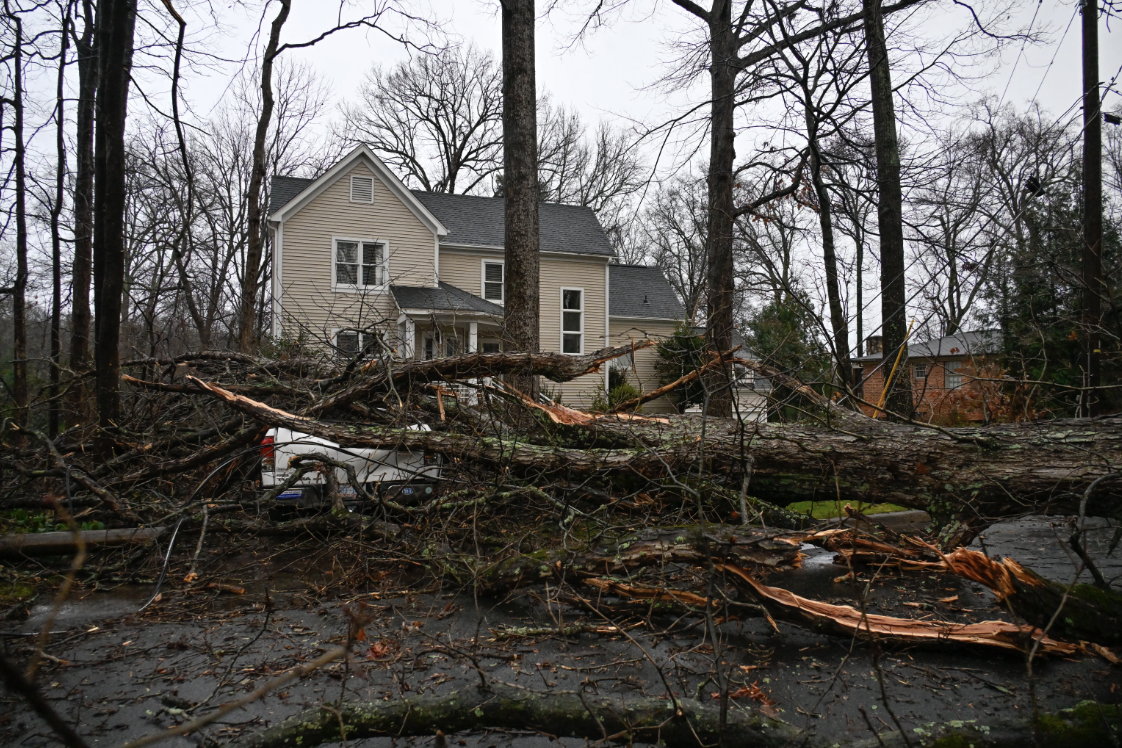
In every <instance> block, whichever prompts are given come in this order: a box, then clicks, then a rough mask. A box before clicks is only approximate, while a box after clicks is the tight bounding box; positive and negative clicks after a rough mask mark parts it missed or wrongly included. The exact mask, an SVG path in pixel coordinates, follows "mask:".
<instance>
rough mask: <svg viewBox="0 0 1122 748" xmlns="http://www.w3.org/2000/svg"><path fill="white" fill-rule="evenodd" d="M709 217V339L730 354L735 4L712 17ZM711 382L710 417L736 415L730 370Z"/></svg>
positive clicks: (716, 8) (720, 0)
mask: <svg viewBox="0 0 1122 748" xmlns="http://www.w3.org/2000/svg"><path fill="white" fill-rule="evenodd" d="M708 22H709V46H710V56H711V59H710V64H709V84H710V97H711V102H710V107H711V114H710V128H711V129H710V134H709V176H708V180H707V181H708V185H709V215H708V219H707V234H708V240H709V247H708V253H707V255H708V273H709V275H708V286H709V301H708V306H707V309H706V311H707V316H708V321H707V326H708V332H707V336H708V339H709V345H710V346H711V347H712V348H713V349H714V350H717V351H727V350H729V349H730V348H732V330H733V319H732V308H733V293H734V291H735V285H734V278H735V273H734V270H735V268H734V267H733V257H732V232H733V212H734V211H733V195H732V171H733V164H734V162H735V160H736V150H735V147H734V145H735V144H734V141H735V138H736V132H735V130H734V128H733V114H734V112H735V107H736V101H735V94H736V71H737V68H736V62H737V58H736V53H737V40H736V34H735V32H734V29H733V25H732V0H715V2H714V3H713V9H712V10H710V11H709V15H708ZM714 372H715V374H714V376H712V377H711V378H710V379H709V383H708V385H707V390H708V392H709V411H708V412H709V414H710V415H714V416H721V417H728V416H730V415H732V377H731V368H730V367H729V366H723V367H719V368H715V369H714Z"/></svg>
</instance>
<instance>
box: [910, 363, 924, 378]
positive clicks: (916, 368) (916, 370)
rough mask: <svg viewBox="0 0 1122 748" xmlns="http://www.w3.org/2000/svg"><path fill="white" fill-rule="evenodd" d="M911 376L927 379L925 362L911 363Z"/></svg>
mask: <svg viewBox="0 0 1122 748" xmlns="http://www.w3.org/2000/svg"><path fill="white" fill-rule="evenodd" d="M912 376H913V377H914V378H915V379H927V364H912Z"/></svg>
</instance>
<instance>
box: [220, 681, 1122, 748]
mask: <svg viewBox="0 0 1122 748" xmlns="http://www.w3.org/2000/svg"><path fill="white" fill-rule="evenodd" d="M1120 721H1122V720H1120V709H1119V707H1117V706H1105V705H1100V704H1095V703H1090V702H1088V703H1084V704H1080V705H1079V706H1078V707H1076V708H1074V709H1069V710H1064V711H1061V712H1057V713H1055V714H1046V715H1041V717H1040V718H1039V720H1038V722H1037V725H1038V730H1037V731H1036V732H1037V734H1038V735H1039V738H1040V742H1039V743H1038V745H1040V746H1042V747H1043V748H1071V747H1078V748H1087V746H1092V745H1112V744H1114V743H1115V741H1117V739H1118V737H1119V724H1120ZM486 728H498V729H518V730H526V729H530V730H540V731H542V732H544V733H547V734H549V735H557V736H561V737H574V738H584V739H586V740H590V741H601V740H604V739H605V738H607V739H608V740H609V742H614V743H621V744H631V743H632V742H635V741H642V742H647V743H652V744H657V745H661V746H665V747H666V748H699V747H700V746H714V745H721V746H723V747H724V748H770V747H771V746H776V747H777V748H778V746H789V745H802V746H807V747H808V748H819V747H822V748H825V746H834V745H839V743H838V736H837V735H836V734H827V735H814V734H811V733H807V732H804V731H802V730H799V729H797V728H795V727H793V726H791V725H790V724H788V723H786V722H783V721H781V720H778V719H771V718H769V717H766V716H764V715H763V714H761V713H760V712H759V711H757V710H756V709H754V708H752V707H750V706H745V705H743V704H740V703H737V704H736V705H735V706H733V707H732V708H731V709H730V710H729V712H728V716H727V723H726V725H725V726H724V729H723V730H722V729H721V720H720V708H719V706H718V703H717V702H716V701H713V702H709V703H704V702H700V701H695V700H693V699H677V700H676V702H675V701H672V700H670V699H668V698H651V697H628V698H626V699H620V698H616V697H608V696H595V695H592V694H578V693H558V692H554V693H539V692H535V691H529V690H524V689H514V688H511V687H509V686H503V685H498V684H493V685H492V686H491V688H489V689H487V690H481V689H479V688H465V689H463V690H459V691H452V692H449V693H446V694H442V695H436V694H425V695H421V696H410V697H408V698H403V699H398V700H394V701H385V702H380V701H379V702H353V703H344V704H343V705H341V706H338V707H332V708H330V709H328V708H318V709H309V710H306V711H304V712H301V713H300V714H297V715H295V716H293V717H290V718H288V719H286V720H285V721H283V722H281V723H280V724H278V725H275V726H273V727H269V728H267V729H265V730H263V731H261V732H257V733H254V734H251V735H247V736H245V737H243V738H241V739H240V740H238V741H237V742H236V743H234V745H235V746H236V748H295V747H296V746H299V748H312V747H313V746H317V745H322V744H324V743H331V742H339V741H341V740H344V739H346V740H356V739H360V738H367V737H378V736H386V737H395V738H404V737H422V736H423V737H428V736H432V735H435V734H436V732H437V731H438V730H439V731H441V732H443V733H448V734H451V733H456V732H463V731H469V730H481V729H486ZM344 732H345V734H344ZM912 732H913V734H912V735H911V736H910V738H909V740H910V742H909V743H908V744H911V745H914V744H915V741H916V740H917V739H922V744H923V745H927V746H942V747H943V748H958V747H959V746H962V747H963V748H965V746H968V745H969V746H974V748H1014V747H1016V748H1021V746H1025V745H1032V744H1033V733H1034V731H1033V727H1032V723H1030V722H1029V721H1027V720H995V721H994V722H993V723H989V724H981V723H979V722H977V721H976V720H969V721H952V722H947V723H942V724H937V723H927V724H925V725H923V726H921V727H915V728H912ZM845 745H847V746H850V747H851V748H871V747H872V746H878V745H879V746H884V747H887V746H903V745H905V740H904V739H903V738H902V737H901V736H900V734H899V733H895V732H884V733H881V734H880V735H879V736H877V737H875V738H872V737H870V738H863V739H858V740H856V741H846V743H845Z"/></svg>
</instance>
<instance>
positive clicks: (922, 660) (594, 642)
mask: <svg viewBox="0 0 1122 748" xmlns="http://www.w3.org/2000/svg"><path fill="white" fill-rule="evenodd" d="M879 519H881V518H878V520H879ZM904 519H905V518H900V519H899V520H898V521H904ZM913 520H914V518H912V519H911V520H908V521H913ZM892 521H894V520H893V519H891V518H890V519H889V522H892ZM1089 525H1090V526H1093V528H1094V529H1092V530H1091V531H1090V532H1089V547H1090V550H1091V553H1092V556H1093V557H1094V558H1096V560H1097V561H1098V563H1099V566H1100V568H1101V569H1102V570H1103V572H1104V574H1105V575H1106V576H1107V578H1108V579H1113V580H1114V581H1115V583H1118V582H1119V581H1120V580H1122V561H1120V558H1119V557H1120V556H1122V551H1116V552H1115V554H1113V555H1112V556H1110V557H1107V556H1106V545H1107V543H1108V542H1109V540H1110V537H1111V536H1112V534H1113V528H1112V527H1110V526H1108V523H1106V522H1105V521H1102V520H1093V521H1090V522H1089ZM1069 533H1070V529H1069V528H1068V527H1067V525H1066V522H1065V520H1063V519H1062V518H1029V519H1026V520H1022V521H1019V522H1012V523H1006V524H1003V525H998V526H995V527H992V528H990V529H989V530H988V531H987V532H986V534H985V536H984V537H983V538H980V539H979V541H978V543H977V545H979V546H981V545H982V544H984V547H985V549H986V551H987V552H988V553H990V554H991V555H1009V556H1012V557H1014V558H1017V559H1018V560H1019V561H1021V562H1022V563H1024V564H1025V565H1027V566H1030V567H1032V568H1033V569H1035V570H1036V571H1038V572H1039V573H1041V574H1043V575H1044V576H1047V577H1049V578H1052V579H1055V580H1057V581H1060V582H1064V583H1068V582H1070V581H1071V580H1072V578H1073V577H1074V574H1075V571H1076V566H1074V565H1073V563H1072V559H1071V558H1070V557H1069V554H1068V553H1067V552H1066V548H1065V546H1064V545H1063V542H1062V541H1064V540H1066V538H1067V536H1068V534H1069ZM312 548H313V547H312V546H307V547H305V548H304V549H297V550H290V551H287V552H285V553H282V554H271V555H270V554H269V553H268V552H266V550H264V549H263V548H260V547H259V548H256V549H249V548H234V547H230V548H219V549H217V550H216V551H214V552H211V553H209V554H208V555H207V557H206V558H205V559H204V563H203V564H202V566H201V567H200V576H201V577H202V578H203V579H211V580H213V581H215V582H217V583H222V584H229V585H234V584H236V585H240V586H243V587H244V588H245V593H244V594H240V595H238V594H232V593H230V592H226V591H222V590H221V589H217V588H212V589H209V590H207V589H203V590H200V591H197V592H192V593H189V594H186V593H184V592H183V591H182V590H181V589H177V587H182V585H171V584H169V585H167V586H166V587H165V588H164V590H163V595H162V596H161V599H160V601H159V602H157V603H155V604H154V605H153V606H151V607H150V608H148V609H147V610H146V611H145V612H144V613H143V614H139V615H138V614H136V610H137V609H138V608H139V607H140V605H142V604H143V603H144V602H145V600H147V599H148V597H149V596H150V594H151V592H152V589H153V588H152V585H151V584H144V585H133V586H128V585H125V586H119V587H116V588H115V589H113V590H112V591H110V592H101V593H99V592H90V593H87V594H86V595H85V596H84V597H81V598H78V599H76V600H74V601H73V602H71V603H68V604H66V605H64V606H63V608H62V610H61V611H60V613H59V615H58V617H57V618H56V619H55V622H54V624H53V625H52V626H51V629H52V632H54V633H53V634H52V636H51V638H50V642H49V645H48V647H47V649H46V652H47V653H48V655H49V656H50V658H49V659H48V660H46V661H45V662H44V663H43V666H42V668H41V672H40V674H39V676H38V677H37V682H38V683H39V684H40V685H41V686H42V688H43V690H44V691H45V692H46V694H47V696H48V697H49V698H50V699H51V700H52V702H53V703H54V705H55V707H56V708H57V709H58V710H59V711H60V712H61V713H62V714H64V715H65V716H66V717H67V718H68V719H70V720H71V721H72V722H73V723H75V724H78V725H79V729H80V732H81V733H82V734H83V735H84V736H86V737H87V739H88V741H89V744H90V745H93V746H110V745H114V746H115V745H122V744H124V743H126V742H127V741H129V740H133V739H136V738H138V737H141V736H143V735H147V734H149V733H152V732H156V731H160V730H163V729H165V728H166V727H169V726H172V725H175V724H178V723H181V722H183V721H185V720H187V719H190V718H192V717H193V716H197V715H199V714H203V713H206V712H207V711H209V710H210V709H212V708H213V707H214V706H215V705H218V704H220V703H223V702H226V701H230V700H232V699H235V698H237V697H240V696H243V695H245V694H247V693H249V692H251V691H253V690H254V689H255V688H257V687H259V686H260V685H262V684H263V683H265V682H267V681H268V680H270V679H272V678H274V677H277V676H278V675H280V674H283V673H285V672H287V671H289V670H290V669H291V668H294V667H297V666H298V665H300V664H302V663H306V662H308V661H310V660H313V659H315V658H316V657H318V656H320V655H321V654H323V653H324V652H325V651H327V650H328V649H330V648H331V647H333V646H335V645H337V644H340V643H342V642H344V641H345V638H346V633H347V629H348V619H347V617H346V616H345V615H344V613H343V608H344V606H346V605H350V606H351V609H352V610H355V609H361V610H362V612H363V614H364V615H366V616H367V617H368V618H369V622H368V623H367V624H366V625H365V628H364V633H365V637H366V638H365V640H364V641H361V642H356V643H355V644H354V646H353V651H354V652H355V653H356V657H355V658H353V659H352V661H351V662H350V663H349V664H346V665H344V664H342V663H336V664H333V665H329V666H327V667H325V668H323V669H321V670H319V671H317V672H316V673H313V674H312V675H310V676H308V677H307V678H305V679H303V680H301V681H299V682H296V683H293V684H291V685H289V686H286V687H284V688H281V689H279V690H277V691H275V692H274V693H272V694H270V695H269V696H267V697H266V698H264V699H262V700H260V701H258V702H256V703H254V704H252V705H250V706H248V707H246V708H244V709H240V710H238V711H235V712H232V713H231V714H229V715H227V717H226V718H224V719H223V720H220V721H219V722H217V723H215V724H213V725H211V726H209V727H208V728H206V729H205V731H204V733H203V734H204V735H205V736H206V737H207V738H208V739H209V740H212V741H216V742H226V741H229V740H231V739H233V738H236V737H237V736H239V735H242V734H244V733H247V732H253V731H257V730H260V729H262V728H263V727H265V726H268V725H270V724H274V723H276V722H277V721H279V720H281V719H284V718H285V717H287V716H290V715H292V714H295V713H297V712H299V711H300V710H302V709H304V708H307V707H312V706H317V705H319V704H322V703H325V702H327V703H336V702H338V701H339V700H340V699H343V700H346V701H351V700H366V701H387V700H394V699H398V698H401V697H403V696H411V695H417V694H422V693H428V692H434V693H444V692H448V691H451V690H454V689H460V688H467V687H474V686H475V685H476V684H478V683H479V681H480V678H481V677H482V678H485V679H492V680H494V681H497V682H503V683H510V684H515V685H517V686H521V687H523V688H526V689H532V690H537V691H550V690H580V691H583V692H585V693H594V694H605V693H607V694H617V695H625V696H631V695H634V696H639V695H645V696H651V697H656V698H657V697H665V696H666V691H667V689H668V688H669V689H670V690H672V691H673V692H674V694H675V695H677V696H679V697H689V698H700V699H712V698H713V694H715V693H717V692H718V691H719V687H718V686H717V685H716V684H715V683H714V681H713V677H712V676H713V675H714V673H715V672H719V673H721V674H722V677H728V678H729V679H730V690H733V691H735V690H736V689H737V688H740V687H742V686H750V685H752V684H754V685H755V686H757V687H758V688H759V689H760V692H762V693H763V694H765V695H766V696H767V697H768V699H769V700H772V701H774V704H773V705H771V706H767V707H766V709H767V710H768V711H772V712H773V713H774V715H775V716H777V717H779V718H781V719H783V720H786V721H788V722H790V723H791V724H793V725H795V726H797V727H800V728H804V729H806V730H807V731H809V732H810V733H812V734H813V735H815V736H817V738H819V739H822V738H827V737H828V738H829V739H830V741H832V742H836V743H838V744H841V745H844V744H845V743H847V742H852V741H858V740H868V739H869V738H870V737H872V733H871V732H870V726H871V728H872V729H873V730H876V731H877V732H882V731H888V730H890V729H894V727H893V722H894V719H895V720H899V721H900V723H901V724H902V725H903V726H904V729H905V730H909V731H912V734H913V735H914V736H916V738H917V739H921V738H922V736H923V734H924V732H923V731H924V729H925V727H926V726H929V725H930V724H931V723H933V722H945V721H949V720H963V721H966V720H972V719H977V720H979V721H983V722H984V721H985V720H987V719H995V718H998V717H1009V716H1011V715H1013V716H1015V715H1017V714H1028V712H1029V711H1030V710H1031V709H1032V690H1035V696H1036V699H1037V704H1038V708H1039V709H1041V710H1044V711H1054V710H1058V709H1062V708H1066V707H1070V706H1073V705H1075V704H1077V703H1079V702H1080V701H1082V700H1085V699H1093V700H1097V701H1100V702H1106V703H1118V702H1119V701H1120V700H1122V689H1119V688H1118V683H1119V681H1122V677H1120V676H1122V668H1119V667H1117V666H1111V665H1109V664H1108V663H1107V662H1106V661H1105V660H1103V659H1100V658H1097V657H1090V656H1082V655H1081V656H1078V657H1073V658H1070V659H1069V658H1053V659H1050V660H1045V661H1037V662H1036V663H1034V666H1033V679H1032V680H1031V681H1030V679H1029V678H1028V676H1027V671H1026V663H1025V660H1024V658H1023V657H1021V656H1018V655H1015V654H1002V653H995V652H992V651H979V650H964V649H962V648H956V647H950V646H947V647H943V648H934V649H932V648H908V647H903V648H900V647H897V648H892V649H889V650H886V651H884V652H881V653H877V652H876V651H875V650H874V649H873V648H872V647H871V646H869V645H866V644H856V645H854V644H853V643H852V642H851V641H849V640H843V639H840V638H837V637H827V636H819V635H816V634H813V633H809V632H807V631H805V630H803V629H800V628H798V627H795V626H792V625H789V624H784V623H780V624H779V631H778V632H776V631H775V630H774V629H773V628H772V627H771V626H770V625H769V624H768V623H766V622H765V621H763V620H761V619H758V618H750V619H746V620H743V621H732V622H727V623H723V624H720V625H717V626H716V629H715V631H714V630H710V629H709V628H708V627H707V625H706V622H705V620H704V619H703V618H701V617H685V618H680V619H677V620H676V619H675V617H673V616H670V617H660V616H649V615H648V613H649V611H648V610H645V609H636V608H634V607H632V606H629V605H627V604H625V603H623V601H617V600H613V599H610V598H604V599H601V600H600V602H601V603H602V607H606V608H607V609H610V610H613V611H614V613H612V615H611V618H612V623H615V624H617V625H619V626H620V627H623V628H624V629H626V631H627V633H628V634H629V635H630V637H631V638H628V637H627V636H623V635H621V634H619V633H618V632H615V633H582V634H577V635H572V636H568V637H560V636H542V635H538V636H532V635H531V636H526V635H524V634H526V633H532V632H527V631H526V630H525V627H541V628H556V627H558V626H572V625H581V624H583V625H585V626H586V627H589V628H591V627H595V626H600V627H603V626H604V625H605V624H606V622H605V621H604V620H602V619H599V618H596V617H595V616H593V615H591V614H590V613H588V612H587V611H585V610H584V609H583V608H581V607H580V605H579V604H575V603H574V600H573V599H572V598H571V594H572V593H569V592H564V591H563V592H561V593H558V591H557V590H556V589H552V588H544V587H532V588H526V589H522V590H519V591H518V592H516V593H515V594H513V595H511V596H510V597H508V598H506V599H504V600H501V601H496V600H477V599H475V597H474V596H473V595H472V594H471V593H470V591H465V592H462V593H459V594H456V593H451V592H446V591H428V592H423V593H418V594H410V595H398V594H395V593H394V591H393V589H392V585H391V582H390V581H389V580H388V578H382V579H379V578H378V574H377V573H375V572H371V573H370V574H369V575H368V581H367V583H366V585H365V589H363V590H362V591H360V592H357V593H350V594H345V595H343V596H341V597H339V596H335V595H334V594H333V593H332V592H331V588H332V584H331V583H332V581H333V578H337V577H339V576H341V575H342V574H343V570H342V569H338V568H334V566H333V564H332V563H331V561H330V560H325V559H323V558H322V557H317V556H315V555H314V553H313V550H312ZM806 552H807V553H808V558H807V559H806V561H805V562H804V564H803V567H802V568H801V569H798V570H792V571H784V572H777V573H772V574H770V575H768V577H767V578H766V580H765V581H766V582H767V583H768V584H771V585H775V586H779V587H784V588H786V589H789V590H791V591H793V592H795V593H797V594H800V595H804V596H806V597H811V598H815V599H820V600H826V601H828V602H835V603H844V604H850V603H852V602H853V600H854V599H856V598H860V597H861V596H862V592H863V591H864V590H865V589H866V587H867V588H868V590H869V593H868V595H867V597H866V598H865V599H866V605H867V608H868V610H869V611H870V612H875V613H882V614H888V615H898V616H908V617H913V618H920V617H922V618H928V619H933V620H939V619H947V620H950V619H954V620H987V619H994V618H1005V619H1007V620H1008V617H1007V615H1005V614H1004V612H1003V611H1002V610H1000V608H999V607H998V606H997V605H996V602H995V600H994V598H993V596H992V595H991V594H990V593H989V592H988V591H987V590H984V589H983V588H982V587H980V586H978V585H975V584H973V583H970V582H966V581H963V580H960V579H957V578H953V577H947V576H943V575H935V574H930V575H923V574H915V573H908V574H900V573H898V572H881V573H876V574H874V573H873V572H872V571H866V572H863V573H862V574H860V575H859V576H858V578H857V580H856V581H852V580H847V579H845V572H846V569H845V568H844V567H839V566H837V565H835V564H833V563H832V554H830V553H827V552H823V551H820V550H818V549H815V548H811V547H808V548H807V549H806ZM348 573H353V570H348ZM659 574H661V576H662V577H663V578H664V581H670V582H674V583H677V584H679V585H680V586H683V587H691V588H693V589H696V590H699V591H704V584H705V580H700V579H699V580H691V579H690V577H689V574H690V572H688V571H685V570H674V569H667V570H663V571H662V572H660V573H659ZM423 578H424V577H423V575H422V576H419V577H418V578H417V579H418V580H421V579H423ZM394 581H398V580H394ZM586 594H588V593H587V591H586ZM566 595H570V597H566ZM360 603H361V606H360ZM48 613H49V608H48V606H47V604H46V603H44V604H42V605H38V606H36V607H34V608H33V609H32V611H31V616H30V618H28V619H27V620H25V621H22V622H7V623H3V624H0V637H2V644H3V646H4V647H5V649H6V652H7V654H8V656H9V657H12V658H13V659H16V660H17V661H20V662H24V663H25V662H27V659H28V656H29V654H30V652H31V643H30V642H31V640H32V638H33V635H34V634H35V633H37V632H38V631H39V630H40V629H41V628H42V627H43V625H44V623H45V622H46V620H47V615H48ZM714 633H715V634H716V637H715V638H714ZM633 640H634V641H633ZM714 641H716V645H717V646H716V649H717V651H716V652H714ZM637 645H642V649H640V648H639V646H637ZM878 670H879V675H878ZM660 671H661V674H660ZM732 703H733V707H732V708H733V709H738V708H740V705H741V704H742V703H743V704H745V705H749V706H751V707H753V708H760V707H761V706H762V704H761V703H760V702H759V701H756V700H753V699H751V698H749V697H747V696H746V697H744V698H743V699H742V700H734V701H733V702H732ZM862 710H863V713H862ZM438 728H439V725H433V731H434V733H435V730H436V729H438ZM456 739H457V740H459V739H462V740H463V741H464V742H463V743H462V744H463V745H467V746H470V747H471V748H490V746H505V745H508V744H514V745H516V746H517V747H518V748H531V746H535V747H536V746H538V745H541V746H544V745H545V744H546V743H547V742H551V741H550V737H549V736H540V735H536V734H532V735H531V734H511V733H482V734H473V735H468V736H456ZM198 742H199V737H198V736H197V735H196V736H192V737H190V738H175V739H172V740H169V741H167V742H166V743H165V744H166V745H185V746H186V745H196V744H198ZM391 742H393V741H390V740H389V739H372V740H366V741H359V743H361V744H362V745H368V746H374V745H377V746H379V748H389V745H390V743H391ZM397 742H399V743H401V742H408V743H410V744H412V745H418V746H428V745H430V744H432V743H433V741H432V739H430V738H416V739H411V740H408V741H397ZM0 744H3V745H19V746H34V747H37V746H47V745H56V744H57V743H56V742H55V739H54V738H53V736H52V734H51V732H50V730H49V729H48V728H47V727H46V725H44V724H43V723H42V722H40V721H39V720H38V719H37V718H36V717H34V716H33V715H31V714H30V712H29V711H28V710H27V708H26V706H25V705H24V703H23V702H21V701H19V700H18V699H16V698H14V697H12V695H11V694H5V696H4V700H3V701H2V702H0ZM355 744H356V743H355V742H354V741H351V742H350V743H349V745H355ZM453 744H454V743H453ZM565 744H566V745H567V746H568V748H575V747H576V746H578V745H583V744H584V741H565ZM551 745H554V746H556V745H557V744H556V743H551Z"/></svg>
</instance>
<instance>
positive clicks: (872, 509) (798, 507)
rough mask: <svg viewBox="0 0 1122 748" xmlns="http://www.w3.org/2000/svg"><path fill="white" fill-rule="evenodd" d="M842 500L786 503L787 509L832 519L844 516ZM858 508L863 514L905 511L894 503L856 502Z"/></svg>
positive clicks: (814, 516) (844, 503)
mask: <svg viewBox="0 0 1122 748" xmlns="http://www.w3.org/2000/svg"><path fill="white" fill-rule="evenodd" d="M845 505H846V502H844V501H796V502H795V503H794V504H788V505H787V509H789V510H790V511H792V512H798V513H799V514H808V515H810V516H811V517H813V518H814V519H834V518H835V517H844V516H845ZM856 508H857V509H858V510H860V511H861V512H863V513H865V514H885V513H886V512H906V511H907V510H908V508H907V507H904V506H897V505H896V504H858V505H857V507H856Z"/></svg>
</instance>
